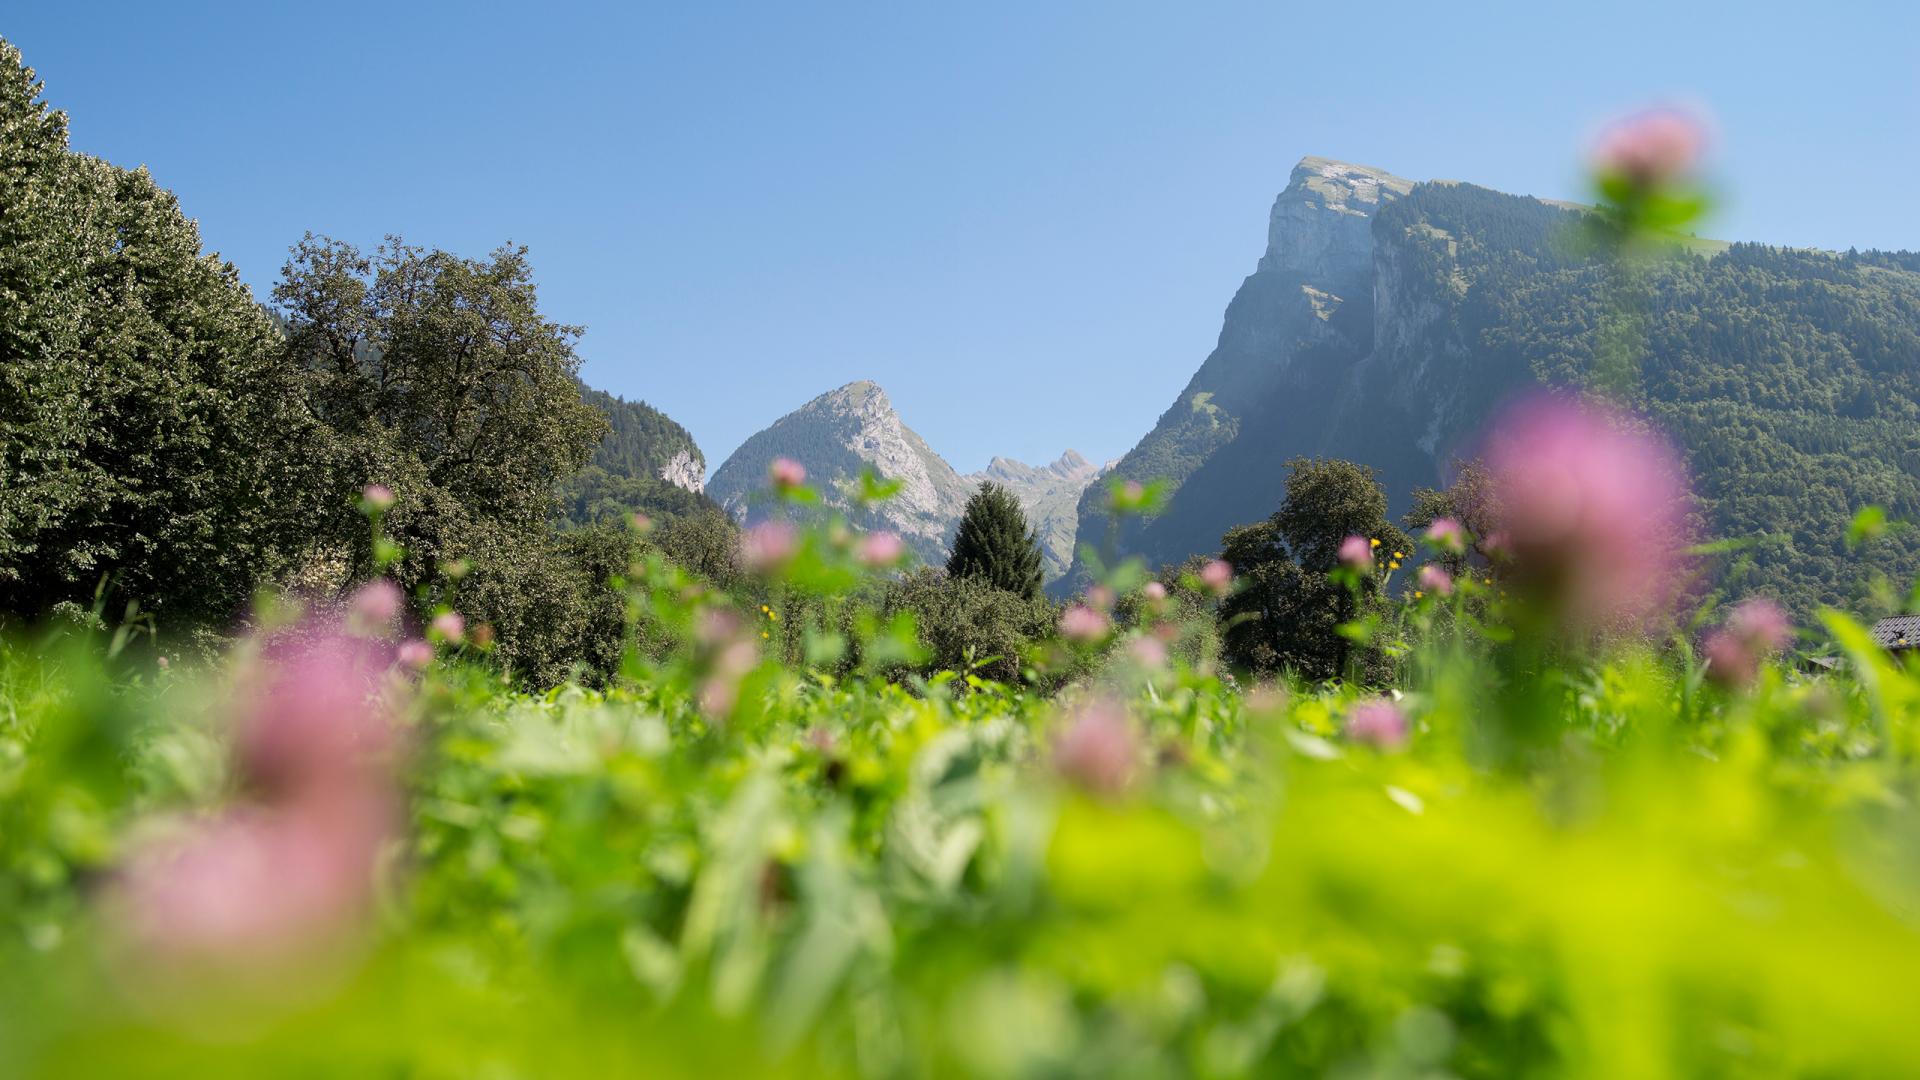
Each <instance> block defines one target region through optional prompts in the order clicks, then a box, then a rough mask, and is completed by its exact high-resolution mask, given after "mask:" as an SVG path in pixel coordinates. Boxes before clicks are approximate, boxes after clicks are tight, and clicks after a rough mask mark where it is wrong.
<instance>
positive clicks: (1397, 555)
mask: <svg viewBox="0 0 1920 1080" xmlns="http://www.w3.org/2000/svg"><path fill="white" fill-rule="evenodd" d="M1393 557H1394V558H1396V559H1404V558H1406V557H1407V555H1406V552H1404V551H1396V552H1394V553H1393Z"/></svg>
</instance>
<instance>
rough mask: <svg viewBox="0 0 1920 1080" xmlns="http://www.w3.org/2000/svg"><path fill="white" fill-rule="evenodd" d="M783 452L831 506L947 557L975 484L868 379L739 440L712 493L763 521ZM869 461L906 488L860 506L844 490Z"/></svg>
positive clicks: (924, 555)
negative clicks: (770, 475)
mask: <svg viewBox="0 0 1920 1080" xmlns="http://www.w3.org/2000/svg"><path fill="white" fill-rule="evenodd" d="M778 457H789V458H792V459H794V460H795V461H798V462H800V463H801V464H802V465H805V466H806V467H807V474H808V483H809V484H811V485H812V486H814V487H815V488H817V489H819V491H820V492H821V495H822V498H823V500H824V501H825V503H826V504H827V505H828V506H830V507H833V508H835V509H839V510H841V511H843V512H846V513H848V514H849V515H850V516H852V517H855V518H856V519H857V523H858V524H860V525H862V526H863V527H868V528H886V529H891V530H893V531H894V532H897V533H899V534H900V536H901V538H902V539H904V540H906V541H907V543H908V545H909V546H910V547H912V548H913V550H914V552H915V553H916V554H918V555H919V556H920V558H921V559H922V561H925V562H944V561H945V559H946V552H947V545H948V543H949V541H950V540H951V539H952V536H953V529H954V526H955V525H956V524H958V522H959V520H960V512H961V510H962V509H963V508H964V507H965V506H966V502H967V497H968V496H969V495H970V494H972V490H973V489H972V485H970V484H968V483H967V482H966V481H965V480H963V479H961V477H960V474H959V473H957V472H955V471H954V469H953V466H951V465H949V464H947V462H946V461H945V459H943V458H941V456H940V455H939V454H937V453H934V451H933V448H932V447H930V446H928V445H927V443H926V440H924V439H922V438H921V437H920V436H919V435H918V434H917V433H916V432H914V430H913V429H912V428H909V427H908V426H907V425H906V424H905V423H904V422H903V421H902V420H901V419H900V414H899V413H898V412H896V411H894V408H893V403H892V402H891V401H889V400H888V399H887V395H886V392H885V391H883V390H881V389H880V387H879V386H877V385H875V384H874V383H871V382H867V381H864V380H863V381H860V382H853V383H848V384H847V385H845V386H842V387H840V388H839V389H838V390H834V391H831V392H829V393H825V394H822V395H820V396H819V397H817V398H814V399H813V400H812V401H809V402H808V403H806V404H805V405H803V406H801V407H800V408H799V409H796V410H794V411H793V412H791V413H789V414H787V415H786V416H783V417H781V418H780V419H779V420H776V421H774V423H773V425H772V426H771V427H768V428H767V429H766V430H764V431H762V432H760V433H759V434H757V435H754V436H753V437H752V438H750V439H748V440H747V441H746V442H745V443H742V444H741V446H740V448H739V449H738V450H735V451H734V452H733V454H732V455H731V456H729V457H728V458H727V460H726V461H725V462H723V463H722V464H721V465H720V468H719V469H717V470H715V471H714V474H713V482H712V483H711V484H710V485H709V486H708V494H709V495H711V496H712V497H713V498H714V499H715V500H716V501H717V502H719V503H720V505H721V506H722V507H724V508H725V509H726V510H727V511H728V512H729V513H731V514H732V515H733V516H734V517H735V518H736V519H738V520H740V521H741V522H751V521H755V520H758V519H759V518H760V516H761V515H762V514H763V513H764V510H765V505H766V504H765V503H764V501H763V500H761V499H760V498H758V497H759V496H761V495H762V494H764V492H765V490H766V487H767V467H768V466H769V465H770V464H772V462H773V460H774V459H775V458H778ZM866 466H872V468H873V469H874V471H875V472H877V473H879V474H880V475H881V476H882V477H884V478H886V479H888V480H895V481H898V482H899V483H900V485H901V487H900V492H899V494H898V495H896V496H895V497H894V498H892V499H890V500H888V501H887V502H885V503H883V504H881V506H880V507H879V508H878V509H877V510H873V511H867V512H864V513H862V512H856V510H857V508H856V507H855V506H854V504H853V500H852V499H851V498H850V497H849V496H848V494H847V491H848V488H849V485H851V484H854V483H856V482H857V481H858V479H859V476H860V472H861V470H862V469H863V468H864V467H866Z"/></svg>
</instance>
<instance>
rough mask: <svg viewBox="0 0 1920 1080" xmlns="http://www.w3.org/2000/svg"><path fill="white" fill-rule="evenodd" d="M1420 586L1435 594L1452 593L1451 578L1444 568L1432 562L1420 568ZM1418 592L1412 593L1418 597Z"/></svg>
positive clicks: (1449, 594) (1447, 594) (1448, 594)
mask: <svg viewBox="0 0 1920 1080" xmlns="http://www.w3.org/2000/svg"><path fill="white" fill-rule="evenodd" d="M1419 581H1420V588H1421V589H1424V590H1425V591H1427V592H1430V593H1432V594H1433V595H1435V596H1451V595H1453V578H1452V576H1451V575H1449V574H1448V573H1447V572H1446V571H1445V570H1443V569H1441V568H1440V567H1439V566H1437V565H1435V564H1433V563H1427V564H1426V565H1424V566H1422V567H1421V568H1420V577H1419ZM1419 595H1420V594H1419V593H1417V592H1416V593H1414V596H1416V597H1418V596H1419Z"/></svg>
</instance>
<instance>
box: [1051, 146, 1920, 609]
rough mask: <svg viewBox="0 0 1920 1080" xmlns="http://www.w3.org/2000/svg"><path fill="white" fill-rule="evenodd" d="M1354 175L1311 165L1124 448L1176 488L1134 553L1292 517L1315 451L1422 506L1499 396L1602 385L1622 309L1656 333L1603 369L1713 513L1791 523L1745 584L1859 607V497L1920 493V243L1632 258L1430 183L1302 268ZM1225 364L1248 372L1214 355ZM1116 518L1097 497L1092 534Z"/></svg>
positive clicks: (1400, 501)
mask: <svg viewBox="0 0 1920 1080" xmlns="http://www.w3.org/2000/svg"><path fill="white" fill-rule="evenodd" d="M1341 168H1346V167H1341V166H1337V165H1335V164H1334V163H1328V162H1324V161H1321V160H1319V159H1308V161H1306V162H1303V163H1302V165H1301V166H1300V168H1299V169H1296V171H1295V173H1294V181H1293V183H1292V184H1291V185H1290V186H1289V188H1288V192H1287V193H1283V194H1282V196H1281V198H1280V201H1279V202H1277V203H1276V207H1275V212H1274V222H1275V225H1274V227H1273V228H1272V229H1271V230H1270V237H1269V241H1270V243H1269V250H1268V253H1267V255H1266V257H1264V258H1263V259H1262V260H1261V265H1260V269H1259V270H1258V271H1257V272H1256V273H1255V274H1254V275H1253V276H1252V277H1249V278H1248V279H1247V282H1246V283H1245V284H1244V285H1243V286H1242V288H1241V290H1240V294H1239V295H1238V296H1236V297H1235V299H1234V302H1233V304H1232V305H1231V306H1230V307H1229V309H1228V313H1227V320H1226V327H1225V329H1223V331H1222V334H1221V342H1220V346H1219V348H1218V349H1216V351H1215V353H1214V355H1213V356H1212V357H1210V358H1209V359H1208V361H1207V364H1206V365H1205V366H1203V367H1202V369H1201V371H1200V373H1199V374H1197V375H1196V376H1195V379H1194V384H1193V385H1192V386H1190V388H1189V391H1188V392H1187V393H1185V394H1183V395H1182V398H1181V400H1180V401H1179V402H1177V403H1176V405H1175V406H1174V408H1173V409H1171V410H1169V412H1168V414H1167V415H1166V416H1164V417H1162V419H1161V422H1160V424H1159V425H1158V426H1157V427H1156V428H1155V430H1154V431H1153V432H1152V433H1150V434H1149V435H1148V437H1147V438H1146V439H1144V440H1142V442H1141V444H1140V445H1139V446H1138V447H1136V448H1135V450H1134V451H1133V452H1131V453H1129V454H1128V455H1127V456H1126V457H1125V458H1123V459H1122V460H1121V462H1120V464H1119V466H1118V468H1117V470H1116V471H1117V472H1118V473H1119V474H1120V475H1122V476H1127V477H1130V478H1135V479H1142V480H1145V479H1152V478H1154V477H1156V476H1167V477H1169V478H1170V479H1172V480H1173V481H1174V482H1175V484H1176V490H1175V493H1174V495H1173V497H1172V499H1171V501H1170V503H1169V504H1168V506H1167V507H1166V509H1165V510H1164V512H1163V513H1161V514H1160V515H1159V516H1157V517H1156V518H1155V519H1153V520H1151V521H1146V522H1141V523H1138V524H1136V525H1135V526H1134V527H1132V528H1130V529H1129V530H1128V531H1127V532H1126V533H1125V534H1123V537H1122V548H1123V550H1126V551H1131V552H1138V553H1140V554H1143V555H1145V556H1146V557H1147V558H1148V559H1149V560H1150V561H1153V562H1156V563H1160V562H1173V561H1177V560H1178V559H1180V558H1182V557H1184V556H1186V555H1189V554H1192V553H1195V552H1203V551H1212V550H1215V549H1216V548H1217V546H1218V543H1219V537H1220V535H1221V533H1222V532H1224V531H1225V529H1227V528H1229V527H1231V526H1233V525H1237V524H1241V523H1245V522H1249V521H1254V520H1258V519H1260V518H1263V517H1265V516H1266V515H1267V514H1269V513H1271V512H1272V511H1273V509H1274V507H1276V506H1277V505H1278V503H1279V500H1280V497H1281V492H1282V489H1283V485H1284V481H1285V474H1286V467H1285V463H1286V461H1287V460H1288V459H1290V458H1292V457H1295V456H1300V455H1308V456H1312V455H1323V456H1334V457H1343V458H1349V459H1352V460H1355V461H1360V462H1364V463H1367V464H1370V465H1373V466H1375V467H1376V468H1377V469H1379V470H1380V473H1381V475H1382V478H1383V480H1384V482H1385V483H1386V485H1387V488H1388V491H1389V493H1390V494H1391V495H1392V497H1393V499H1394V500H1395V503H1396V506H1397V507H1398V506H1404V505H1405V502H1406V499H1407V497H1408V495H1409V493H1410V492H1411V490H1412V489H1413V488H1414V487H1415V486H1418V485H1431V484H1436V483H1439V482H1441V481H1442V480H1443V478H1444V474H1445V472H1446V471H1447V468H1448V466H1449V464H1450V462H1452V461H1453V460H1455V459H1456V458H1459V457H1461V456H1466V455H1470V454H1471V453H1472V452H1473V450H1474V446H1475V442H1476V440H1477V438H1478V436H1479V434H1480V432H1481V430H1482V428H1483V426H1484V424H1485V421H1486V420H1487V418H1488V417H1489V416H1490V414H1491V413H1492V412H1493V410H1495V409H1496V408H1497V407H1498V406H1499V405H1500V403H1501V402H1503V401H1505V400H1507V399H1509V398H1511V397H1512V396H1513V395H1515V394H1517V393H1520V392H1523V391H1525V390H1527V389H1529V388H1532V387H1538V386H1541V385H1551V386H1587V385H1592V384H1594V383H1595V382H1596V380H1599V379H1601V373H1600V371H1599V370H1598V367H1599V364H1600V362H1599V361H1598V360H1597V359H1596V354H1595V349H1596V345H1595V343H1596V341H1597V340H1599V331H1600V329H1601V328H1602V327H1603V325H1605V324H1609V323H1610V322H1611V323H1616V324H1618V323H1620V322H1621V320H1625V322H1624V325H1626V326H1628V327H1629V328H1633V329H1635V330H1636V331H1637V333H1636V334H1634V335H1632V336H1631V340H1635V341H1641V342H1644V347H1643V348H1641V349H1640V350H1639V355H1637V356H1635V357H1633V358H1632V363H1631V365H1630V366H1629V369H1628V370H1625V371H1619V370H1615V366H1617V365H1615V366H1610V367H1608V369H1607V373H1606V375H1605V378H1604V380H1603V381H1605V383H1606V385H1607V386H1609V387H1610V388H1612V389H1613V390H1614V391H1615V392H1616V393H1617V394H1618V396H1620V397H1622V398H1624V399H1625V400H1627V401H1628V402H1629V403H1631V404H1632V405H1634V406H1635V407H1636V408H1638V409H1640V410H1641V411H1643V412H1645V413H1647V414H1648V415H1649V416H1651V417H1652V418H1654V419H1655V420H1656V421H1658V422H1659V423H1660V424H1661V425H1662V426H1663V427H1664V428H1665V429H1666V430H1667V431H1668V433H1669V434H1671V435H1672V436H1673V437H1674V438H1675V440H1676V441H1677V442H1679V443H1680V444H1681V446H1682V447H1683V448H1684V450H1685V451H1686V454H1687V458H1688V463H1689V467H1690V468H1691V470H1692V472H1693V474H1694V483H1695V487H1696V490H1697V492H1698V494H1699V497H1700V506H1699V509H1700V523H1701V531H1702V532H1703V533H1704V534H1705V535H1707V536H1711V537H1714V538H1753V537H1758V536H1762V535H1767V536H1770V537H1772V538H1773V539H1772V540H1771V541H1770V542H1768V543H1764V544H1762V545H1760V546H1758V547H1757V548H1756V549H1755V550H1754V551H1753V565H1752V567H1751V570H1750V574H1751V576H1750V577H1749V578H1748V579H1747V582H1746V584H1747V585H1748V586H1749V587H1755V586H1758V587H1764V588H1765V589H1767V590H1769V591H1773V592H1775V593H1777V594H1779V595H1780V596H1781V597H1782V598H1783V599H1785V600H1787V601H1788V602H1790V603H1792V604H1793V605H1794V606H1796V607H1799V608H1802V609H1805V608H1807V607H1809V606H1812V605H1813V604H1815V603H1846V602H1847V601H1848V600H1849V599H1850V597H1851V595H1852V590H1853V589H1854V588H1855V586H1856V584H1857V582H1858V581H1859V580H1860V579H1861V577H1862V571H1863V570H1865V569H1867V567H1864V566H1862V565H1861V564H1859V563H1858V562H1856V557H1855V555H1853V554H1851V553H1849V552H1848V551H1847V549H1846V547H1845V545H1844V542H1843V534H1844V532H1845V529H1846V526H1847V523H1848V521H1849V519H1850V517H1851V515H1852V513H1853V511H1854V510H1856V509H1857V508H1859V507H1860V506H1862V505H1865V504H1867V503H1879V504H1882V505H1885V506H1886V507H1887V508H1888V509H1889V511H1890V512H1892V513H1893V514H1894V515H1896V516H1906V515H1912V514H1914V513H1916V512H1920V424H1917V423H1916V422H1917V421H1920V256H1915V255H1913V254H1909V253H1899V254H1885V253H1865V254H1862V253H1854V252H1849V253H1846V254H1830V253H1822V252H1806V251H1791V250H1783V249H1777V248H1768V247H1762V246H1757V245H1746V244H1736V245H1732V246H1730V247H1727V248H1725V249H1723V250H1720V251H1719V252H1718V253H1717V254H1713V255H1705V254H1701V253H1698V252H1689V251H1679V250H1676V251H1674V252H1672V253H1670V254H1667V255H1665V256H1663V257H1658V258H1654V259H1652V260H1650V261H1648V262H1646V263H1645V264H1643V265H1640V266H1639V267H1638V269H1637V270H1635V271H1634V272H1633V273H1632V274H1631V275H1626V276H1623V275H1622V274H1621V272H1620V271H1618V270H1617V269H1616V268H1615V267H1613V266H1611V265H1609V264H1606V263H1603V262H1601V261H1599V260H1598V259H1597V258H1594V257H1593V256H1592V255H1591V253H1590V249H1589V248H1587V247H1585V246H1583V245H1582V244H1581V243H1579V239H1580V232H1579V230H1578V228H1577V226H1578V224H1579V219H1580V215H1579V213H1578V212H1577V211H1574V210H1570V209H1567V208H1564V207H1560V206H1555V205H1552V204H1548V203H1544V202H1541V201H1539V200H1536V199H1531V198H1524V197H1519V196H1512V195H1505V194H1501V193H1499V192H1494V191H1489V190H1487V189H1484V188H1479V187H1474V186H1471V185H1465V184H1450V183H1431V184H1420V185H1417V186H1410V187H1408V188H1407V190H1406V192H1405V194H1404V195H1403V196H1398V197H1391V196H1390V197H1386V198H1382V199H1380V200H1379V201H1378V202H1377V203H1375V204H1372V205H1371V206H1367V207H1363V208H1365V209H1371V211H1372V212H1371V214H1370V215H1368V219H1367V221H1366V223H1365V226H1366V227H1365V229H1364V232H1361V231H1358V230H1355V229H1354V228H1353V225H1354V222H1353V220H1352V218H1353V217H1354V215H1353V214H1352V213H1351V211H1350V209H1349V210H1348V211H1346V212H1340V213H1338V215H1337V216H1338V221H1337V224H1338V225H1341V226H1346V227H1347V232H1345V233H1343V234H1341V236H1342V238H1343V239H1344V240H1345V241H1346V243H1347V244H1348V245H1349V247H1348V249H1347V250H1345V251H1344V253H1343V258H1344V264H1345V265H1346V266H1349V267H1350V266H1352V265H1354V264H1355V263H1356V262H1361V261H1363V262H1364V266H1365V273H1364V275H1359V276H1354V275H1349V276H1348V277H1347V278H1346V279H1345V280H1344V281H1341V280H1340V279H1339V278H1338V276H1337V275H1333V274H1327V273H1324V272H1322V273H1319V274H1318V275H1317V276H1314V275H1305V276H1296V275H1290V274H1287V273H1285V272H1283V271H1282V270H1281V269H1280V268H1281V267H1283V266H1286V265H1287V264H1288V261H1289V259H1290V258H1291V259H1292V260H1293V262H1294V263H1295V264H1298V263H1299V262H1300V261H1301V258H1300V256H1299V255H1297V254H1296V255H1293V256H1290V255H1289V254H1288V252H1289V251H1290V250H1295V249H1297V250H1298V251H1301V252H1306V253H1308V254H1309V255H1311V256H1312V258H1313V259H1315V260H1318V263H1319V266H1320V267H1322V268H1324V267H1325V266H1326V265H1328V264H1329V263H1330V262H1332V260H1328V259H1327V258H1326V256H1325V252H1326V250H1327V248H1326V245H1325V243H1324V235H1325V233H1326V229H1325V228H1324V227H1319V226H1315V225H1312V224H1302V223H1301V222H1300V221H1299V220H1297V219H1298V218H1299V217H1300V215H1301V213H1302V212H1303V211H1302V209H1301V208H1302V207H1303V206H1306V208H1307V209H1308V210H1311V209H1315V208H1314V207H1312V206H1308V205H1307V200H1306V198H1305V194H1306V193H1308V192H1310V190H1311V185H1314V184H1325V183H1327V182H1329V181H1330V179H1335V180H1337V179H1340V177H1338V176H1336V177H1332V178H1329V177H1328V176H1327V175H1326V173H1327V172H1328V171H1329V170H1338V169H1341ZM1348 175H1349V176H1351V174H1350V173H1349V174H1348ZM1383 190H1385V189H1383ZM1350 205H1351V203H1350ZM1283 209H1286V210H1287V211H1288V213H1287V214H1285V215H1283V213H1282V211H1283ZM1324 212H1330V211H1324ZM1276 249H1278V250H1276ZM1362 256H1364V260H1362ZM1343 287H1344V288H1345V289H1346V290H1347V291H1346V292H1345V293H1341V292H1339V291H1338V290H1339V289H1340V288H1343ZM1321 294H1331V298H1329V296H1325V295H1321ZM1229 361H1230V362H1231V368H1232V370H1233V371H1235V372H1237V373H1238V377H1237V378H1236V379H1233V380H1227V379H1224V378H1222V377H1221V375H1220V374H1218V373H1217V372H1218V371H1219V369H1221V368H1224V367H1228V366H1229V364H1228V362H1229ZM1214 386H1221V387H1222V390H1223V391H1224V390H1225V389H1229V388H1230V389H1231V390H1232V393H1231V394H1230V395H1229V394H1228V393H1225V392H1215V393H1212V394H1209V393H1208V391H1209V390H1211V389H1213V387H1214ZM1105 530H1106V526H1105V522H1104V519H1103V517H1102V515H1101V514H1100V513H1099V509H1098V506H1097V504H1096V502H1095V500H1094V499H1092V498H1091V497H1089V498H1085V499H1083V500H1082V505H1081V528H1080V539H1081V542H1082V543H1087V542H1096V543H1097V542H1098V541H1099V539H1100V538H1101V537H1102V536H1104V535H1105ZM1872 558H1873V562H1872V564H1871V568H1872V569H1876V570H1879V571H1883V572H1885V573H1888V574H1889V575H1892V576H1893V577H1894V578H1895V579H1896V580H1897V579H1899V578H1901V577H1903V576H1911V575H1912V574H1913V573H1914V571H1915V570H1916V569H1920V544H1916V543H1915V541H1913V540H1912V539H1911V538H1908V537H1903V536H1898V535H1896V536H1895V537H1893V538H1892V539H1890V540H1889V541H1887V542H1886V543H1885V545H1884V546H1882V547H1880V548H1878V549H1877V550H1876V551H1875V552H1874V553H1873V556H1872Z"/></svg>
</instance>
